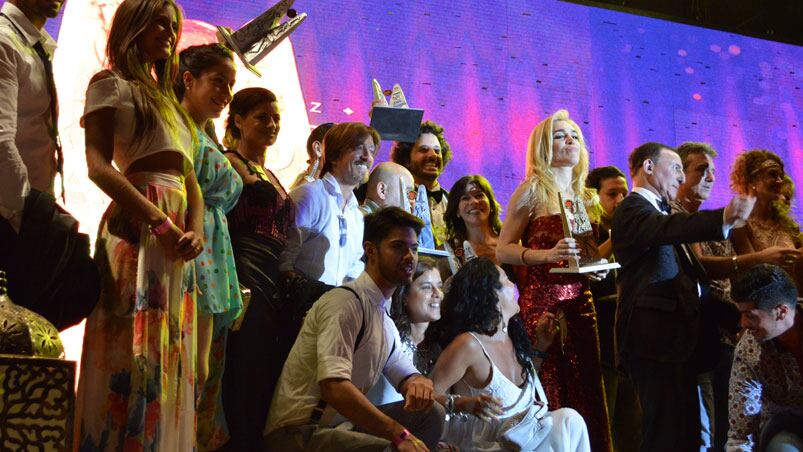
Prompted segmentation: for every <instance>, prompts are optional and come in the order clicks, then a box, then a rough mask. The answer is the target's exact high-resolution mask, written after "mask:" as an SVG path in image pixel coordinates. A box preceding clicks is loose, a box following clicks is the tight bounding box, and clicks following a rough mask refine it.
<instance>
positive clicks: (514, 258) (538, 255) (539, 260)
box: [496, 243, 549, 265]
mask: <svg viewBox="0 0 803 452" xmlns="http://www.w3.org/2000/svg"><path fill="white" fill-rule="evenodd" d="M548 251H549V250H535V249H532V248H526V247H523V246H521V245H520V244H518V243H508V244H507V245H504V246H501V247H497V248H496V258H497V259H498V260H499V262H501V263H503V264H511V265H539V264H547V263H549V259H548V257H547V256H548V254H547V253H548Z"/></svg>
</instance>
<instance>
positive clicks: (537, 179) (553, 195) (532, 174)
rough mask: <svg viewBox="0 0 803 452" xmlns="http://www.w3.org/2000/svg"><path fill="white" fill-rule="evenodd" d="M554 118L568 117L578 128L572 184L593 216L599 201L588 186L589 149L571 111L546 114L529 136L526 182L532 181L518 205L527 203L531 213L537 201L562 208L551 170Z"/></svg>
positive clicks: (562, 118)
mask: <svg viewBox="0 0 803 452" xmlns="http://www.w3.org/2000/svg"><path fill="white" fill-rule="evenodd" d="M555 121H566V122H567V123H569V125H571V126H572V129H574V131H576V132H577V136H578V137H579V139H578V141H579V144H580V161H578V162H577V165H575V166H574V168H572V182H571V187H572V191H574V193H575V195H576V196H578V197H579V198H580V199H581V200H582V201H583V203H584V204H585V205H586V208H587V210H588V213H589V215H590V216H591V217H592V219H596V220H598V218H594V217H595V215H594V213H593V212H596V209H589V207H594V205H595V204H597V203H598V202H599V197H598V196H597V194H596V190H593V189H589V188H586V176H588V149H587V148H586V142H585V139H584V138H583V131H582V130H580V126H578V125H577V123H575V122H574V121H572V120H571V119H570V118H569V112H568V111H566V110H558V111H556V112H555V113H554V114H552V115H551V116H549V117H547V118H545V119H544V120H543V121H541V122H539V123H538V125H536V126H535V128H534V129H533V131H532V133H531V134H530V139H529V141H528V143H527V162H526V164H527V178H526V180H525V183H527V184H529V187H528V190H527V191H526V192H525V194H524V196H522V198H521V201H520V202H519V207H522V206H527V207H528V208H529V209H530V212H531V213H532V209H533V208H534V206H536V205H545V206H546V207H547V210H549V211H555V210H556V209H559V208H560V206H559V205H558V193H559V192H560V190H559V189H558V186H557V184H556V182H555V176H554V174H553V173H552V141H553V140H552V125H553V124H554V123H555Z"/></svg>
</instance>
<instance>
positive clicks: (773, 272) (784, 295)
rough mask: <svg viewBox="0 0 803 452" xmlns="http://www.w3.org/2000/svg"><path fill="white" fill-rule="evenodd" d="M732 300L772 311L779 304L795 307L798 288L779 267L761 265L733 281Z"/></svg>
mask: <svg viewBox="0 0 803 452" xmlns="http://www.w3.org/2000/svg"><path fill="white" fill-rule="evenodd" d="M731 298H733V301H735V302H737V303H748V302H751V303H755V304H756V307H758V308H759V309H762V310H764V311H770V310H772V309H773V308H775V307H776V306H778V305H779V304H785V305H789V306H795V305H796V304H797V287H795V283H794V282H792V278H790V277H789V275H788V274H787V273H786V271H784V269H782V268H781V267H778V266H777V265H771V264H759V265H756V266H755V267H753V268H751V269H749V270H747V271H746V272H744V273H743V274H742V275H741V276H739V277H738V278H736V280H735V281H733V287H732V288H731Z"/></svg>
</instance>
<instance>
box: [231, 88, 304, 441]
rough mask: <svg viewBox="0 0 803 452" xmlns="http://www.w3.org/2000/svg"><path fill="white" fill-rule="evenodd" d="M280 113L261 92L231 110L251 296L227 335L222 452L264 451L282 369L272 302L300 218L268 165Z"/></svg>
mask: <svg viewBox="0 0 803 452" xmlns="http://www.w3.org/2000/svg"><path fill="white" fill-rule="evenodd" d="M280 121H281V114H280V112H279V104H278V102H277V101H276V96H275V95H274V94H273V93H272V92H270V91H268V90H267V89H264V88H246V89H243V90H241V91H238V92H237V93H236V94H235V95H234V97H233V98H232V101H231V104H230V106H229V116H228V119H227V121H226V137H225V138H224V143H226V145H227V146H229V150H227V151H226V153H225V155H226V157H227V158H228V159H229V161H230V162H231V164H232V166H233V167H234V169H235V170H236V171H237V173H239V175H240V177H242V179H243V182H244V187H243V192H242V194H241V195H240V200H239V201H238V202H237V205H235V206H234V208H233V209H232V210H231V211H230V212H229V214H228V222H229V230H230V231H231V240H232V245H233V248H234V260H235V263H236V265H237V276H238V277H239V279H240V284H241V285H243V286H245V287H247V288H248V289H250V291H251V301H250V303H248V304H247V305H246V306H244V312H243V318H242V319H241V323H240V327H239V329H238V330H237V331H232V333H231V334H230V335H229V342H228V345H227V347H226V368H225V371H224V373H223V409H224V412H225V414H226V422H227V424H228V427H229V434H230V436H231V439H230V441H229V442H228V443H227V444H226V445H225V446H224V447H223V448H222V449H220V450H231V451H238V452H239V451H251V450H261V448H262V430H263V429H264V428H265V421H266V418H267V415H268V408H269V407H270V401H271V398H272V396H273V388H274V386H275V385H276V381H277V380H278V378H279V373H280V372H281V369H282V366H281V357H280V353H279V347H278V346H277V345H278V332H279V326H280V325H279V319H278V315H277V311H276V306H275V303H274V297H273V295H274V293H275V291H276V284H277V281H278V276H279V274H278V266H279V262H278V259H279V254H280V253H281V251H282V249H283V248H284V246H285V244H286V239H287V230H288V227H289V226H290V225H291V224H292V221H293V218H294V216H295V213H294V207H293V202H292V200H291V199H290V198H289V197H288V196H287V192H286V191H285V190H284V187H282V185H281V183H280V182H279V180H278V179H277V178H276V176H275V175H274V174H273V173H272V172H271V171H270V170H269V169H268V168H267V167H266V165H265V160H266V154H267V149H268V147H269V146H271V145H273V144H274V143H276V136H277V134H278V133H279V126H280Z"/></svg>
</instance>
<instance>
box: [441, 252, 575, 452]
mask: <svg viewBox="0 0 803 452" xmlns="http://www.w3.org/2000/svg"><path fill="white" fill-rule="evenodd" d="M517 295H518V294H517V293H516V286H515V285H514V284H513V283H512V282H510V280H509V279H508V278H507V275H506V274H505V272H504V271H502V269H501V268H499V266H497V265H495V264H494V263H493V262H492V261H491V260H490V259H487V258H484V257H480V258H477V259H472V260H471V261H469V262H467V263H466V264H465V265H464V266H463V267H462V268H461V269H460V271H458V272H457V274H456V275H455V276H454V278H453V279H452V283H451V286H450V288H449V292H448V293H447V295H446V299H445V300H444V308H443V318H442V320H441V322H442V324H443V328H444V331H443V332H444V336H443V338H442V344H443V345H446V344H448V346H446V348H445V350H444V351H443V353H442V354H441V356H440V358H439V359H438V362H437V363H436V364H435V369H434V370H433V372H432V381H433V383H434V386H435V392H436V393H438V394H447V393H448V391H449V390H450V388H451V394H449V395H446V396H438V397H439V399H440V400H439V401H440V402H441V403H443V405H444V406H445V407H446V410H447V412H448V413H449V414H450V416H449V420H448V423H447V429H446V434H445V435H444V440H445V441H447V442H449V443H450V444H454V445H457V446H459V447H460V448H461V450H527V451H552V450H559V451H566V452H569V451H587V450H589V443H588V431H587V430H586V425H585V423H584V421H583V418H582V417H580V415H579V414H578V413H577V412H576V411H575V410H573V409H571V408H561V409H557V410H554V411H548V402H547V397H546V396H545V394H544V391H543V388H542V387H541V382H540V381H539V379H538V374H537V373H536V368H535V364H534V363H533V361H532V359H531V356H532V355H533V344H532V343H531V342H530V339H529V337H528V334H527V330H526V329H525V328H524V323H523V322H522V320H521V318H520V317H519V316H518V311H519V306H518V304H517V298H518V296H517ZM556 332H557V323H556V321H555V318H554V316H553V315H552V314H549V313H547V314H545V315H543V316H541V318H540V319H539V321H538V323H537V325H536V329H535V337H536V343H535V349H536V350H540V351H541V352H543V351H544V350H546V349H547V348H548V347H549V345H550V344H551V343H552V341H553V338H554V336H555V333H556ZM536 356H537V355H536ZM540 361H541V359H540V358H536V362H540Z"/></svg>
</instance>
